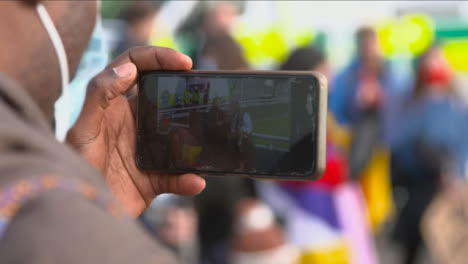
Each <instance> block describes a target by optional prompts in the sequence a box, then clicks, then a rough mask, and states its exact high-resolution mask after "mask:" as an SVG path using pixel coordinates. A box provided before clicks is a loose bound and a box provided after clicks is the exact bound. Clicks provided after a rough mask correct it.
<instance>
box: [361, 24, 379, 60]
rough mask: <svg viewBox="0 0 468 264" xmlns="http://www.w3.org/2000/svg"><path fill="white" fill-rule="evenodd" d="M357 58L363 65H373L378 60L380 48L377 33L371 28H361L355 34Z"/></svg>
mask: <svg viewBox="0 0 468 264" xmlns="http://www.w3.org/2000/svg"><path fill="white" fill-rule="evenodd" d="M356 44H357V52H358V56H359V58H360V59H361V60H362V61H363V63H365V64H374V63H375V62H376V61H378V60H379V59H380V46H379V41H378V38H377V32H375V30H374V29H373V28H372V27H362V28H360V29H359V30H358V31H357V33H356Z"/></svg>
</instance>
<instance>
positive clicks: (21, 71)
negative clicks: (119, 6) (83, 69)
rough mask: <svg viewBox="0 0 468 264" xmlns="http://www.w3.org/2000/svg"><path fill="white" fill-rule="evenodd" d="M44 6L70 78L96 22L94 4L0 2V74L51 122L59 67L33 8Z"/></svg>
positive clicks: (57, 86)
mask: <svg viewBox="0 0 468 264" xmlns="http://www.w3.org/2000/svg"><path fill="white" fill-rule="evenodd" d="M38 2H41V3H43V5H44V7H45V9H46V10H47V12H48V13H49V15H50V17H51V19H52V22H53V23H54V25H55V27H56V28H57V31H58V34H59V35H60V37H61V39H62V42H63V44H64V48H65V52H66V54H67V57H68V68H69V73H70V76H71V77H73V75H74V73H75V71H76V69H77V67H78V63H79V62H80V59H81V56H82V54H83V52H84V50H85V49H86V47H87V45H88V42H89V39H90V37H91V34H92V31H93V29H94V25H95V21H96V12H97V9H96V7H97V5H96V1H38V0H29V1H1V2H0V17H1V18H2V23H0V35H1V37H2V38H3V39H4V41H2V42H0V50H2V51H7V52H0V72H2V73H4V74H6V75H7V76H8V77H9V78H11V79H13V80H14V81H16V82H18V83H19V84H20V85H21V86H22V87H24V88H25V89H26V90H27V91H28V92H29V93H30V94H31V95H32V98H33V99H34V100H35V101H36V103H37V104H38V105H39V107H40V108H41V109H42V111H43V112H44V114H45V115H46V116H47V117H48V118H49V120H50V121H52V120H53V114H54V103H55V101H56V100H57V98H58V97H59V96H60V93H61V75H60V67H59V63H58V59H57V56H56V54H55V50H54V47H53V45H52V42H51V40H50V38H49V35H48V33H47V31H46V30H45V28H44V26H43V25H42V23H41V21H40V19H39V16H38V13H37V11H36V5H37V3H38Z"/></svg>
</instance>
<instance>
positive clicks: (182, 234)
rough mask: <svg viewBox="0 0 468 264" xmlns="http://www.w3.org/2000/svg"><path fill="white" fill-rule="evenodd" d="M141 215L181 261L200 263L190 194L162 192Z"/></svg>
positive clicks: (151, 229) (145, 223)
mask: <svg viewBox="0 0 468 264" xmlns="http://www.w3.org/2000/svg"><path fill="white" fill-rule="evenodd" d="M140 219H141V221H142V222H143V224H144V225H145V226H146V227H147V228H148V229H149V231H150V232H151V233H152V234H154V235H155V236H156V237H157V238H159V239H160V240H161V242H162V243H164V244H165V245H166V246H168V247H169V248H170V249H171V250H172V251H173V252H174V254H175V255H176V256H177V257H178V258H179V260H180V262H181V263H184V264H185V263H187V264H192V263H197V262H196V261H195V260H197V259H198V255H199V251H198V238H197V215H196V212H195V209H194V207H193V200H192V199H191V198H190V197H183V196H177V195H173V194H164V195H160V196H158V197H157V198H156V199H154V201H153V202H152V203H151V205H150V207H149V208H148V209H146V210H145V212H143V214H142V215H141V217H140Z"/></svg>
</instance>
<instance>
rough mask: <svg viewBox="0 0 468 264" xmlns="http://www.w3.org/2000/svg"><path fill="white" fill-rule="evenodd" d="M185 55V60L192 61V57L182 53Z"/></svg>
mask: <svg viewBox="0 0 468 264" xmlns="http://www.w3.org/2000/svg"><path fill="white" fill-rule="evenodd" d="M182 55H184V56H185V58H186V60H189V61H192V58H190V57H189V56H188V55H185V54H182Z"/></svg>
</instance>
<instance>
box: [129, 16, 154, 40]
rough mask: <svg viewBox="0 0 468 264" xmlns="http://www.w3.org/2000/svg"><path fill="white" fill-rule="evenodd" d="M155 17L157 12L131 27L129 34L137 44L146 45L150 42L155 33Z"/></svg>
mask: <svg viewBox="0 0 468 264" xmlns="http://www.w3.org/2000/svg"><path fill="white" fill-rule="evenodd" d="M155 17H156V12H155V13H154V14H152V15H148V16H146V17H143V18H142V19H140V20H139V21H137V22H135V23H133V24H132V25H130V30H129V32H130V34H131V37H132V39H133V40H134V41H135V42H138V43H146V42H148V41H149V39H150V38H151V34H152V32H153V28H154V22H155Z"/></svg>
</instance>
